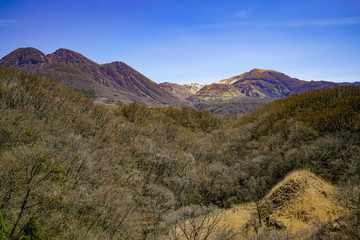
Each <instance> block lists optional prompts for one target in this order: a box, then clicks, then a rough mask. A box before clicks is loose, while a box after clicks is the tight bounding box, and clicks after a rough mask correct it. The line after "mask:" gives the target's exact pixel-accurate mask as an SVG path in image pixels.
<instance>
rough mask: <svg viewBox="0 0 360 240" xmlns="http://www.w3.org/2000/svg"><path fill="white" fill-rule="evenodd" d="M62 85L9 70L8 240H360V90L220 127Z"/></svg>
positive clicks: (5, 134) (3, 115) (0, 95)
mask: <svg viewBox="0 0 360 240" xmlns="http://www.w3.org/2000/svg"><path fill="white" fill-rule="evenodd" d="M67 54H70V53H67ZM40 58H41V57H40ZM41 59H42V58H41ZM45 59H46V58H45ZM49 59H50V58H49ZM45 61H46V60H45ZM49 61H50V60H49ZM51 61H53V60H51ZM30 62H31V61H30ZM32 62H34V61H32ZM2 63H3V60H2ZM32 64H33V63H31V65H30V66H31V67H29V70H28V71H34V66H33V65H32ZM41 64H42V63H41V62H40V63H39V65H41ZM44 64H45V63H44ZM96 66H97V65H96ZM117 66H119V67H120V66H121V65H117V64H115V65H114V67H117ZM97 67H99V66H97ZM30 68H31V69H30ZM96 69H97V68H96ZM99 69H100V68H99ZM126 69H127V68H126ZM72 71H75V72H76V73H78V72H79V71H80V70H74V69H73V70H72ZM82 71H91V70H89V69H87V70H86V69H85V70H84V69H83V70H82ZM114 71H115V70H114ZM110 72H112V71H110ZM110 72H109V74H110ZM257 72H258V70H257ZM100 73H101V72H100V70H99V74H100ZM101 74H103V73H101ZM256 74H270V73H267V71H264V72H260V73H256ZM270 76H272V75H271V74H270ZM276 76H278V75H277V73H276ZM280 76H283V75H281V74H280ZM129 78H132V77H131V76H129ZM114 79H115V78H114ZM109 81H110V80H109ZM114 81H115V80H114ZM246 81H248V80H246ZM109 84H110V83H109ZM111 84H115V83H114V82H113V83H111ZM297 84H298V82H297V80H293V81H290V82H289V83H287V85H285V84H283V87H282V88H279V89H285V87H286V88H287V89H289V87H290V86H291V87H293V88H294V89H297ZM61 85H62V84H59V82H58V81H57V80H54V79H50V78H45V77H44V76H39V75H37V74H33V73H29V72H25V71H19V70H15V69H13V68H8V67H0V110H1V111H0V123H1V124H0V142H1V145H0V169H1V172H0V178H1V179H2V181H1V182H0V212H1V216H0V236H2V237H3V236H4V237H3V239H20V238H26V236H29V235H31V236H34V235H36V236H41V238H39V239H42V238H43V239H134V240H135V239H152V240H155V239H173V240H175V239H184V238H185V239H193V237H190V238H189V236H190V235H188V236H186V234H187V233H188V232H187V231H188V230H189V229H190V230H191V229H194V227H195V229H199V231H197V232H198V233H197V235H196V236H197V237H196V239H205V236H208V237H207V238H206V239H213V240H219V239H222V240H225V239H228V240H235V239H356V237H359V235H358V233H359V227H358V226H359V222H360V219H359V218H358V216H359V214H358V213H359V211H360V208H359V205H358V189H359V179H360V178H359V177H360V176H359V172H360V169H359V168H360V165H359V156H360V138H359V136H360V135H359V133H360V128H359V126H360V119H359V111H360V105H359V103H360V87H359V86H336V87H333V88H323V89H315V90H312V91H308V92H304V93H301V94H290V95H289V96H287V97H284V98H278V99H276V100H272V101H269V102H267V103H266V102H263V103H264V104H263V105H262V104H260V105H261V106H254V109H253V110H252V111H250V112H249V113H246V114H223V115H221V114H212V113H210V112H208V111H200V110H196V109H193V108H179V107H159V106H157V107H154V106H152V107H149V106H147V105H145V104H142V103H135V102H133V103H125V102H116V103H115V104H98V103H94V102H93V100H92V99H90V98H89V97H88V96H86V95H85V94H83V92H79V91H74V90H73V89H71V88H68V87H63V86H61ZM154 85H155V83H154ZM124 86H125V85H124ZM128 86H132V85H130V84H129V85H128ZM155 86H157V85H155ZM256 86H257V85H256ZM119 89H120V88H119ZM123 89H125V87H123ZM221 89H224V88H221ZM226 89H228V88H227V87H225V90H226ZM230 89H233V88H230ZM261 89H262V88H258V89H257V91H259V92H261V93H262V94H265V93H266V91H263V90H261ZM279 89H278V90H279ZM260 90H261V91H260ZM278 90H276V91H275V90H274V91H271V93H272V94H274V93H275V92H276V93H279V91H278ZM136 91H137V90H133V94H135V92H136ZM154 91H155V90H154ZM226 91H227V90H226ZM231 91H232V90H231ZM285 92H286V91H285ZM90 93H91V92H90ZM243 94H245V95H246V92H244V93H243ZM286 94H287V93H286ZM132 96H133V95H132ZM169 96H170V95H169ZM172 98H175V97H174V96H173V95H172ZM239 98H240V99H241V100H246V101H251V100H249V99H250V97H249V96H246V97H244V96H241V97H239ZM177 99H179V98H177ZM251 99H253V98H251ZM254 99H258V100H261V99H263V100H264V101H267V100H266V99H265V98H254ZM159 101H160V100H159ZM207 101H208V100H207ZM212 101H216V100H212ZM226 101H229V102H231V101H232V100H226ZM200 103H201V102H200ZM198 104H199V103H198ZM252 104H255V105H256V102H255V103H252ZM249 110H250V109H249ZM188 224H190V225H188ZM199 224H200V226H201V228H198V227H199ZM189 226H190V228H189ZM191 226H192V228H191ZM30 229H31V230H30ZM182 229H183V230H182ZM184 231H185V233H186V234H185V233H184ZM182 234H185V236H184V235H182ZM191 234H195V232H192V233H191ZM191 236H193V235H191Z"/></svg>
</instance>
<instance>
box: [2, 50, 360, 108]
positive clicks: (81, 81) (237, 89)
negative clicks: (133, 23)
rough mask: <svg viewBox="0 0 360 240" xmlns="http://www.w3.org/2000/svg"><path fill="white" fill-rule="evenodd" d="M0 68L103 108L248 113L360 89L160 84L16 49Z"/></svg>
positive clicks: (250, 77) (122, 70)
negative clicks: (86, 94)
mask: <svg viewBox="0 0 360 240" xmlns="http://www.w3.org/2000/svg"><path fill="white" fill-rule="evenodd" d="M0 65H2V66H6V67H12V68H15V69H18V70H23V71H28V72H31V73H36V74H39V75H40V76H42V77H50V78H53V79H55V80H57V81H58V82H59V83H60V84H61V85H63V86H66V87H71V88H77V89H83V90H92V91H94V92H95V94H96V96H97V97H98V100H100V101H104V102H110V103H111V102H115V101H121V102H124V103H130V102H139V103H143V104H146V105H148V106H150V107H166V106H174V107H193V108H197V109H202V110H208V111H210V112H213V113H221V114H226V113H244V112H247V111H249V110H252V109H254V107H257V106H260V105H262V104H264V103H265V102H269V101H270V100H273V99H278V98H284V97H287V96H289V95H292V94H298V93H302V92H306V91H310V90H313V89H319V88H329V87H334V86H338V85H360V82H354V83H346V82H344V83H334V82H329V81H304V80H300V79H298V78H293V77H290V76H288V75H286V74H284V73H281V72H278V71H275V70H266V69H258V68H255V69H252V70H250V71H249V72H245V73H242V74H240V75H236V76H233V77H230V78H228V79H223V80H220V81H217V82H214V83H211V84H197V83H194V84H184V85H181V84H176V83H171V82H165V83H159V84H157V83H156V82H154V81H152V80H151V79H149V78H147V77H146V76H144V75H143V74H141V73H140V72H138V71H136V70H135V69H134V68H132V67H131V66H129V65H127V64H126V63H124V62H121V61H113V62H111V63H105V64H98V63H96V62H95V61H93V60H91V59H88V58H86V57H85V56H84V55H82V54H80V53H78V52H75V51H72V50H69V49H65V48H60V49H58V50H56V51H55V52H53V53H50V54H47V55H45V54H44V53H43V52H41V51H40V50H38V49H36V48H32V47H27V48H18V49H16V50H14V51H12V52H11V53H9V54H8V55H6V56H4V57H3V58H2V59H1V60H0ZM263 99H266V101H263ZM249 104H250V106H247V105H249ZM220 108H221V109H220Z"/></svg>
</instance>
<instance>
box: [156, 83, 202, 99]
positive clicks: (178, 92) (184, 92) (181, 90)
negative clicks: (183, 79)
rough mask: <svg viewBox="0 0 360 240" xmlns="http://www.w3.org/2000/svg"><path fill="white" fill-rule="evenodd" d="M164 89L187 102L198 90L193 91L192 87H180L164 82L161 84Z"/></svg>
mask: <svg viewBox="0 0 360 240" xmlns="http://www.w3.org/2000/svg"><path fill="white" fill-rule="evenodd" d="M159 85H160V87H161V88H162V89H164V90H165V91H167V92H169V93H171V94H173V95H174V96H176V97H177V98H179V99H182V100H185V99H187V98H189V97H190V96H192V95H193V94H194V93H196V92H197V90H195V91H194V90H193V89H191V87H187V86H186V85H180V84H176V83H170V82H164V83H160V84H159Z"/></svg>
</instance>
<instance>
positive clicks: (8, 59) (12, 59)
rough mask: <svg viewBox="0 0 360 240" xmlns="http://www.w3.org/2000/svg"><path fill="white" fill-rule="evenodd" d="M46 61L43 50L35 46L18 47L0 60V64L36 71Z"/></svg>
mask: <svg viewBox="0 0 360 240" xmlns="http://www.w3.org/2000/svg"><path fill="white" fill-rule="evenodd" d="M46 62H47V59H46V56H45V54H44V53H43V52H41V51H39V50H38V49H36V48H32V47H25V48H18V49H16V50H14V51H12V52H11V53H9V54H8V55H6V56H5V57H3V58H2V59H1V60H0V65H2V66H6V67H14V68H19V69H21V70H24V71H29V72H36V71H38V69H40V68H41V67H42V66H43V65H44V64H45V63H46Z"/></svg>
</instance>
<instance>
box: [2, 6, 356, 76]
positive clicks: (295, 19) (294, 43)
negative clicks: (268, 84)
mask: <svg viewBox="0 0 360 240" xmlns="http://www.w3.org/2000/svg"><path fill="white" fill-rule="evenodd" d="M0 43H1V47H0V57H3V56H5V55H6V54H8V53H9V52H11V51H12V50H15V49H16V48H19V47H35V48H37V49H39V50H41V51H42V52H44V53H45V54H48V53H52V52H54V51H55V50H56V49H58V48H68V49H71V50H74V51H77V52H79V53H81V54H83V55H84V56H86V57H88V58H90V59H92V60H94V61H95V62H98V63H107V62H112V61H123V62H125V63H127V64H129V65H130V66H132V67H133V68H135V69H137V70H138V71H140V72H141V73H143V74H144V75H146V76H147V77H149V78H151V79H152V80H154V81H155V82H158V83H160V82H165V81H168V82H176V83H192V82H198V83H211V82H214V81H218V80H221V79H225V78H229V77H231V76H234V75H238V74H241V73H243V72H246V71H249V70H251V69H253V68H263V69H273V70H277V71H281V72H284V73H286V74H288V75H290V76H292V77H297V78H300V79H303V80H328V81H337V82H338V81H350V82H351V81H360V1H359V0H297V1H293V0H217V1H215V0H181V1H180V0H176V1H175V0H118V1H116V0H87V1H82V0H81V1H76V0H61V1H60V0H51V1H50V0H47V1H45V0H0Z"/></svg>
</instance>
